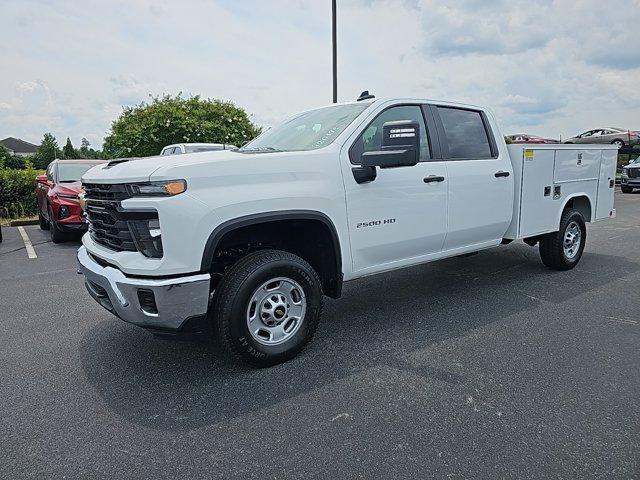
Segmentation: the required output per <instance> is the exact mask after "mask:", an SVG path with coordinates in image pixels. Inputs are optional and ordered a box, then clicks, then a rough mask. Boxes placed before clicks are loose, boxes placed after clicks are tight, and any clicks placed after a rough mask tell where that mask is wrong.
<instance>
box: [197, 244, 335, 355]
mask: <svg viewBox="0 0 640 480" xmlns="http://www.w3.org/2000/svg"><path fill="white" fill-rule="evenodd" d="M277 278H286V279H290V280H293V281H294V282H296V283H297V284H298V285H299V286H300V287H301V288H302V290H303V294H304V297H303V300H302V301H303V302H305V303H306V310H305V312H304V314H303V315H302V317H301V318H302V320H301V322H300V325H299V326H298V327H297V329H296V330H295V331H292V333H291V336H290V337H289V338H288V339H287V340H286V341H284V342H283V343H280V344H276V345H265V344H263V343H261V342H259V341H258V340H256V339H255V338H254V336H253V335H254V334H252V333H251V332H250V331H249V327H248V325H247V323H248V315H249V313H250V311H251V308H257V307H256V303H257V302H252V299H253V296H254V293H256V292H257V291H258V289H259V288H260V287H261V286H263V285H264V284H265V283H267V282H269V281H270V280H275V279H277ZM269 295H270V294H269ZM260 303H262V302H260ZM252 305H253V307H252ZM265 305H266V303H265ZM322 305H323V298H322V284H321V282H320V278H318V274H317V273H316V272H315V270H314V269H313V268H312V267H311V265H309V264H308V263H307V262H306V261H305V260H303V259H302V258H300V257H298V256H296V255H293V254H291V253H288V252H283V251H280V250H261V251H258V252H254V253H251V254H249V255H247V256H246V257H244V258H242V259H240V260H239V261H238V262H237V263H236V264H234V265H233V266H232V267H231V268H230V269H229V270H228V271H227V272H226V273H225V275H224V277H223V278H222V280H221V281H220V284H219V285H218V287H217V289H216V292H215V295H214V301H213V308H212V309H211V312H210V318H211V322H212V327H213V332H214V335H215V337H216V339H217V340H218V342H219V343H220V345H221V346H222V348H223V350H224V351H226V353H228V354H230V355H231V356H232V357H234V358H236V359H238V360H241V361H243V362H245V363H248V364H250V365H253V366H255V367H268V366H271V365H276V364H278V363H282V362H286V361H287V360H290V359H291V358H293V357H295V356H296V355H297V354H298V353H300V351H302V349H303V348H304V347H305V346H306V345H307V343H309V341H310V340H311V339H312V338H313V334H314V333H315V331H316V329H317V327H318V323H319V321H320V317H321V315H322ZM287 307H289V305H288V304H287ZM260 308H261V307H260ZM254 321H256V322H258V321H259V319H256V320H254ZM258 325H262V324H258ZM265 330H268V327H265Z"/></svg>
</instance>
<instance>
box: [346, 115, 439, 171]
mask: <svg viewBox="0 0 640 480" xmlns="http://www.w3.org/2000/svg"><path fill="white" fill-rule="evenodd" d="M397 120H405V121H415V122H418V124H419V125H420V160H421V161H424V160H428V159H429V158H431V155H430V153H429V138H428V137H427V129H426V127H425V124H424V118H423V116H422V109H421V108H420V107H419V106H417V105H403V106H400V107H392V108H389V109H387V110H385V111H384V112H382V113H381V114H380V115H378V116H377V117H376V118H375V119H374V120H373V122H371V123H370V124H369V126H368V127H367V128H366V129H365V131H364V132H362V135H360V138H358V140H356V143H355V145H354V147H353V150H352V152H354V157H358V158H351V161H352V162H353V163H360V158H359V157H360V156H361V155H362V154H363V153H364V152H372V151H377V150H380V149H381V148H382V126H383V125H384V124H385V123H386V122H394V121H397Z"/></svg>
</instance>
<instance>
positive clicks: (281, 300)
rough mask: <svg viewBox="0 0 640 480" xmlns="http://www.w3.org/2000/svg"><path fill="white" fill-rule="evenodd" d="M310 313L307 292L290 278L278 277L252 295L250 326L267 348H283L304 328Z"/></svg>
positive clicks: (256, 337)
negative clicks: (272, 346)
mask: <svg viewBox="0 0 640 480" xmlns="http://www.w3.org/2000/svg"><path fill="white" fill-rule="evenodd" d="M306 310H307V300H306V298H305V296H304V290H303V289H302V287H301V286H300V284H298V282H296V281H295V280H292V279H290V278H286V277H278V278H274V279H271V280H269V281H268V282H265V283H263V284H262V285H261V286H260V287H258V288H257V289H256V291H255V292H253V295H251V301H250V302H249V306H248V307H247V327H248V328H249V332H251V336H252V337H253V338H254V339H255V340H256V341H257V342H259V343H261V344H263V345H279V344H281V343H284V342H286V341H287V340H289V339H290V338H291V337H292V336H293V335H295V333H296V332H297V331H298V330H299V329H300V325H302V322H303V321H304V314H305V312H306Z"/></svg>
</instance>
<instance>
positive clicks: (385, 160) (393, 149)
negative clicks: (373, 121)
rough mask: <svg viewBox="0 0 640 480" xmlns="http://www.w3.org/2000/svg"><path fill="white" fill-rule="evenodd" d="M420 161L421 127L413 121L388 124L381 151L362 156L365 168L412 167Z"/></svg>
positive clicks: (386, 124) (384, 126)
mask: <svg viewBox="0 0 640 480" xmlns="http://www.w3.org/2000/svg"><path fill="white" fill-rule="evenodd" d="M419 160H420V125H419V124H418V122H415V121H411V120H398V121H395V122H386V123H385V124H384V125H383V126H382V145H381V147H380V150H378V151H373V152H365V153H363V154H362V159H361V165H362V166H363V167H380V168H395V167H412V166H414V165H416V164H417V163H418V161H419Z"/></svg>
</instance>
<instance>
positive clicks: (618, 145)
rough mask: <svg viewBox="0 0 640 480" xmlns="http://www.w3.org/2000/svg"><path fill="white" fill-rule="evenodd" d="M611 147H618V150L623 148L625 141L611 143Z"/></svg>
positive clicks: (618, 140)
mask: <svg viewBox="0 0 640 480" xmlns="http://www.w3.org/2000/svg"><path fill="white" fill-rule="evenodd" d="M611 145H616V146H617V147H618V148H623V147H624V141H622V140H620V139H616V140H614V141H613V142H611Z"/></svg>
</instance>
